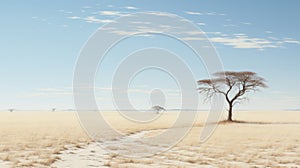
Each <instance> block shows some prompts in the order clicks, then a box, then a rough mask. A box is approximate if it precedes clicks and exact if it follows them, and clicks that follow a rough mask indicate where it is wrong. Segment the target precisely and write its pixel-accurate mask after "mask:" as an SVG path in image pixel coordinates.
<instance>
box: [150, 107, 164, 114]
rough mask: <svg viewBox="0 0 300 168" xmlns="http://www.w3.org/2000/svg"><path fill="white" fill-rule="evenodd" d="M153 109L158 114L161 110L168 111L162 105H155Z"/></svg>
mask: <svg viewBox="0 0 300 168" xmlns="http://www.w3.org/2000/svg"><path fill="white" fill-rule="evenodd" d="M152 109H153V110H154V111H156V113H157V114H158V113H159V112H160V111H166V109H165V108H163V107H161V106H153V107H152Z"/></svg>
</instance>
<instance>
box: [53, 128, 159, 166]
mask: <svg viewBox="0 0 300 168" xmlns="http://www.w3.org/2000/svg"><path fill="white" fill-rule="evenodd" d="M158 131H164V130H151V131H141V132H138V133H135V134H131V135H129V136H126V137H123V138H120V139H117V140H112V141H106V142H103V143H101V144H100V143H96V142H93V143H90V144H89V145H87V146H86V147H84V148H78V147H69V148H68V150H65V151H63V152H61V154H59V155H57V156H58V157H59V158H60V160H59V161H57V162H55V163H54V164H53V165H52V166H54V167H72V168H73V167H78V168H79V167H91V168H93V167H109V166H110V165H109V162H110V161H111V160H112V158H114V157H116V156H118V155H119V154H120V153H121V154H124V155H126V154H128V155H130V154H132V153H135V154H136V155H137V156H143V155H149V153H151V151H157V150H158V151H160V149H164V147H163V146H157V145H151V144H146V143H142V142H141V141H139V139H141V138H143V137H145V136H147V135H148V134H153V133H157V132H158ZM110 150H111V151H110ZM112 151H113V152H112Z"/></svg>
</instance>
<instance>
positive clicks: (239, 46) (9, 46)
mask: <svg viewBox="0 0 300 168" xmlns="http://www.w3.org/2000/svg"><path fill="white" fill-rule="evenodd" d="M0 5H1V10H0V18H1V31H0V58H1V61H0V67H1V71H0V76H1V79H2V80H1V88H0V92H1V94H0V110H5V109H9V108H14V109H19V110H25V109H27V110H30V109H45V110H47V109H51V108H58V109H74V102H73V92H72V82H73V74H74V69H75V65H76V61H77V58H78V56H79V54H80V51H81V49H82V48H83V46H84V45H85V44H86V42H87V40H88V39H89V38H90V37H91V36H92V34H93V33H95V32H96V30H97V29H98V28H100V27H102V26H104V25H106V24H109V23H113V22H115V19H118V18H119V17H124V16H126V15H128V14H131V13H136V12H149V11H151V12H164V13H166V12H167V13H172V14H175V15H178V16H180V17H183V18H185V19H188V20H189V21H191V22H192V23H193V24H194V25H195V26H197V27H198V28H199V29H201V30H202V31H203V32H205V33H206V35H207V38H208V39H209V40H210V41H211V42H212V44H213V45H214V47H215V49H216V51H217V53H218V55H219V57H220V59H221V61H222V64H223V67H224V70H232V71H243V70H250V71H254V72H257V73H258V75H260V76H262V77H264V78H265V79H266V80H267V85H268V86H269V87H268V88H267V89H263V90H262V91H261V92H257V93H254V94H249V97H250V101H249V102H246V103H244V104H242V105H238V106H237V107H236V108H237V109H255V110H265V109H268V110H282V109H300V91H299V89H298V86H299V84H300V78H299V72H300V67H299V66H298V63H299V62H300V57H299V54H298V53H300V33H299V30H300V23H299V22H298V21H297V19H298V18H299V17H300V11H299V9H298V8H299V5H300V1H298V0H290V1H285V0H277V1H273V2H272V3H270V1H261V0H252V1H240V0H228V1H225V0H221V1H220V0H218V1H217V0H210V1H204V0H199V1H198V0H191V1H179V0H163V1H153V0H151V1H150V0H135V1H133V0H129V1H121V0H101V1H100V0H72V1H71V0H65V1H38V0H25V1H22V2H20V1H17V0H2V1H1V2H0ZM154 44H155V45H154ZM147 46H148V47H149V46H151V47H153V46H157V47H161V48H167V49H169V50H171V51H173V52H176V54H178V55H179V57H181V59H183V60H184V61H185V62H186V63H187V64H188V65H189V67H190V68H191V69H192V70H193V72H194V75H195V77H196V78H197V79H203V78H207V77H208V74H207V72H206V69H205V66H204V64H203V62H202V63H201V61H200V62H198V61H197V60H194V58H193V56H192V55H193V54H192V53H191V54H188V53H189V52H190V51H189V50H188V49H185V48H184V47H183V46H181V45H180V44H178V43H176V42H174V41H172V40H170V39H168V38H165V37H158V36H157V37H156V36H151V37H147V36H141V37H132V38H129V39H127V40H125V41H124V42H121V43H120V44H119V45H118V46H116V47H115V48H114V49H113V50H111V51H110V52H109V53H107V55H106V57H105V59H103V61H102V62H101V65H102V66H101V65H100V67H99V69H98V70H97V75H96V76H95V86H94V87H95V97H96V100H97V103H98V105H99V107H101V108H102V109H114V103H113V100H112V97H111V94H112V90H113V89H114V88H112V86H111V80H112V78H113V75H114V71H115V70H116V67H117V66H118V65H119V64H120V61H122V59H123V57H124V56H126V54H127V55H128V54H130V52H133V51H134V50H138V49H140V48H143V47H147ZM148 54H149V55H147V53H144V56H146V57H151V53H148ZM170 66H172V65H170ZM157 88H159V89H161V90H163V91H164V93H165V99H166V104H165V106H166V107H167V108H169V109H176V108H180V97H181V96H180V88H179V87H178V85H177V84H176V80H174V79H173V78H172V77H171V76H170V75H168V74H167V73H165V72H162V71H160V70H157V69H150V70H148V71H146V70H145V71H143V72H140V73H138V74H136V76H135V78H133V79H132V81H131V83H130V85H129V89H128V97H129V99H130V100H131V102H132V104H133V106H134V107H135V108H138V109H147V108H149V107H151V102H149V101H150V100H149V99H150V98H151V91H153V90H154V89H157ZM115 89H116V88H115ZM191 89H194V88H191ZM209 107H210V105H209V104H207V103H202V102H200V108H202V109H207V108H209Z"/></svg>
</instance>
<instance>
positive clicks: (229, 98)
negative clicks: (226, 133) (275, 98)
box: [198, 71, 267, 121]
mask: <svg viewBox="0 0 300 168" xmlns="http://www.w3.org/2000/svg"><path fill="white" fill-rule="evenodd" d="M213 75H214V78H212V79H203V80H199V81H198V85H199V88H198V90H199V92H200V93H201V94H203V95H204V96H205V97H206V99H211V98H212V97H213V96H214V95H215V94H221V95H223V96H225V99H226V102H227V104H228V118H227V120H228V121H232V111H233V106H234V105H235V104H237V103H241V102H242V101H244V100H247V97H246V95H245V94H246V93H248V92H251V91H257V90H259V88H266V87H267V85H266V84H265V79H264V78H262V77H259V76H258V75H257V74H256V73H255V72H250V71H243V72H232V71H225V72H217V73H215V74H213Z"/></svg>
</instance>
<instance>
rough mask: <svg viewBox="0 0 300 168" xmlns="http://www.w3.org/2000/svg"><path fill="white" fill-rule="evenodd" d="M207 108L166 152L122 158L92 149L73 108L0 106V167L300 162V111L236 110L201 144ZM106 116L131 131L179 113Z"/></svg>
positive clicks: (167, 121) (162, 124)
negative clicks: (138, 119)
mask: <svg viewBox="0 0 300 168" xmlns="http://www.w3.org/2000/svg"><path fill="white" fill-rule="evenodd" d="M206 114H207V113H204V112H203V113H199V116H198V120H197V122H196V124H195V127H194V128H193V129H192V130H191V132H190V133H189V134H188V135H187V136H186V137H185V139H183V140H182V141H181V142H180V143H179V144H177V145H176V146H175V147H174V148H172V149H170V150H168V151H167V152H164V153H160V154H157V155H154V156H152V157H144V158H125V157H122V156H120V155H118V154H104V155H102V156H101V157H99V155H97V150H95V151H93V150H90V147H88V146H89V145H91V144H93V142H92V140H90V139H89V138H88V136H87V135H86V134H85V132H84V131H83V129H82V128H81V126H80V124H79V121H78V119H77V116H76V114H75V113H73V112H13V113H9V112H0V134H1V135H0V137H1V138H0V160H2V162H0V167H2V166H1V165H3V166H4V165H6V166H7V167H66V166H63V165H68V166H70V167H75V163H72V158H79V160H80V157H82V158H84V159H85V162H89V159H90V161H91V163H92V162H93V164H91V163H83V165H85V166H90V167H101V166H103V167H300V131H299V130H300V112H296V111H295V112H294V111H277V112H276V111H275V112H267V111H256V112H246V111H245V112H236V113H235V114H234V118H236V119H239V120H241V121H245V122H243V123H223V124H220V125H218V127H217V129H216V131H215V132H214V134H213V135H212V136H211V137H210V138H209V140H208V141H206V142H205V143H203V144H200V143H199V135H200V132H201V130H202V128H203V127H202V125H203V122H204V120H205V117H206ZM104 116H105V118H106V119H107V120H109V121H110V122H111V124H112V125H114V126H115V127H116V128H117V129H119V130H120V131H122V132H123V133H125V134H128V135H129V134H134V133H137V132H139V131H144V130H153V129H164V128H168V127H169V126H170V125H172V124H173V122H174V120H175V119H176V118H177V116H178V114H177V113H175V112H171V113H165V114H163V115H162V116H161V117H160V118H159V119H157V120H156V121H154V122H152V123H148V124H143V125H138V124H137V123H132V122H129V121H127V120H126V119H123V118H122V117H121V116H119V115H117V113H105V115H104ZM170 138H172V137H170ZM87 149H89V150H87ZM66 151H68V152H66ZM70 151H71V152H70ZM79 153H81V155H77V154H79ZM85 155H86V156H85ZM79 156H80V157H79ZM97 159H98V160H99V161H97ZM77 161H78V159H77ZM65 163H67V164H65ZM95 164H98V165H95Z"/></svg>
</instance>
